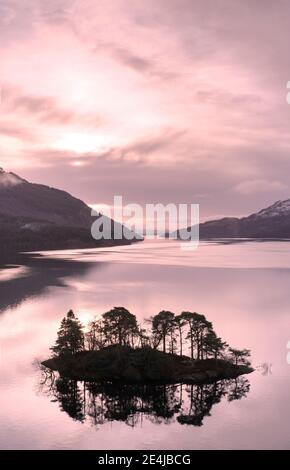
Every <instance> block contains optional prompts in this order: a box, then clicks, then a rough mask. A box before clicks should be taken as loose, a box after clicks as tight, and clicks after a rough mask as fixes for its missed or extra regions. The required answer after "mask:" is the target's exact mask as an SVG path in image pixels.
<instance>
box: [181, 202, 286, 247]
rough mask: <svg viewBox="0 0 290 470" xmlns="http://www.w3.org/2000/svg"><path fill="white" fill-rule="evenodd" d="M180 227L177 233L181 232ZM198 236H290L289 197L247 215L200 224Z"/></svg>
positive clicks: (275, 237) (262, 237) (205, 237)
mask: <svg viewBox="0 0 290 470" xmlns="http://www.w3.org/2000/svg"><path fill="white" fill-rule="evenodd" d="M183 230H188V229H181V230H179V233H182V231H183ZM199 232H200V238H201V239H209V238H260V239H265V238H268V239H271V238H274V239H277V238H290V199H287V200H285V201H277V202H275V204H273V205H271V206H269V207H267V208H265V209H262V210H260V211H259V212H256V213H254V214H252V215H250V216H248V217H242V218H237V217H225V218H223V219H219V220H212V221H208V222H205V223H203V224H200V226H199Z"/></svg>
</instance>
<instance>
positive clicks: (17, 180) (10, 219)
mask: <svg viewBox="0 0 290 470" xmlns="http://www.w3.org/2000/svg"><path fill="white" fill-rule="evenodd" d="M97 217H98V216H96V217H92V216H91V208H90V207H89V206H87V205H86V204H85V203H84V202H83V201H81V200H79V199H77V198H75V197H73V196H71V195H70V194H69V193H67V192H65V191H61V190H59V189H55V188H51V187H49V186H45V185H42V184H34V183H30V182H28V181H26V180H24V179H23V178H21V177H19V176H18V175H15V174H14V173H8V172H5V171H4V170H3V169H0V247H1V248H0V252H6V251H23V250H25V251H36V250H50V249H66V248H93V247H101V246H112V245H117V244H119V245H120V244H128V243H130V242H129V241H127V239H126V238H125V237H124V238H123V239H122V240H118V241H114V240H101V241H96V240H94V239H93V238H92V236H91V225H92V223H93V221H94V220H95V219H96V218H97ZM110 223H111V224H112V225H111V226H112V227H113V221H110ZM118 225H119V224H118ZM123 230H124V231H123V233H125V231H128V229H126V228H125V227H123ZM137 239H138V236H137V235H136V240H137ZM139 239H140V238H139ZM136 240H134V241H136Z"/></svg>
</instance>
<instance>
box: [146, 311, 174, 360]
mask: <svg viewBox="0 0 290 470" xmlns="http://www.w3.org/2000/svg"><path fill="white" fill-rule="evenodd" d="M151 321H152V333H153V338H154V339H153V343H154V344H155V347H156V348H157V347H158V346H159V344H160V343H161V341H162V344H163V352H166V338H167V336H168V335H169V334H171V333H172V330H173V329H174V313H172V312H169V311H166V310H162V311H161V312H159V313H158V315H155V316H154V317H153V318H152V320H151Z"/></svg>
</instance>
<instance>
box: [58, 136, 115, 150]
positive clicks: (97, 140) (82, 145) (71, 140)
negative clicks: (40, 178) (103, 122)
mask: <svg viewBox="0 0 290 470" xmlns="http://www.w3.org/2000/svg"><path fill="white" fill-rule="evenodd" d="M107 144H108V142H107V139H106V138H105V137H104V136H101V135H93V134H85V133H79V132H72V133H69V134H65V135H64V136H63V137H61V138H60V139H59V140H58V141H57V142H56V148H57V149H58V150H69V151H72V152H75V153H90V152H100V151H102V150H105V148H106V147H107Z"/></svg>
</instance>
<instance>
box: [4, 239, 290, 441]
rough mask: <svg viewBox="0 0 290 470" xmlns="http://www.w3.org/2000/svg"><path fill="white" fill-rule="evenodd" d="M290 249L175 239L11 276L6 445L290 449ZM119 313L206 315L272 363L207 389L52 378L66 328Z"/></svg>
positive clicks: (86, 254) (256, 360)
mask: <svg viewBox="0 0 290 470" xmlns="http://www.w3.org/2000/svg"><path fill="white" fill-rule="evenodd" d="M289 286H290V243H288V242H263V243H259V242H253V241H252V242H244V243H235V244H216V243H202V244H201V245H200V247H199V248H198V250H197V251H192V252H191V251H184V250H181V249H180V246H179V244H178V243H177V242H174V241H164V240H157V241H146V242H144V243H139V244H136V245H134V246H131V247H122V248H118V249H116V248H111V249H106V250H83V251H73V252H54V253H49V254H46V255H45V254H44V255H43V256H42V257H39V256H38V257H37V256H34V257H32V258H30V257H26V258H23V259H22V260H20V262H19V260H18V262H17V263H16V261H15V262H14V263H13V264H12V263H11V265H9V266H7V265H6V266H4V267H3V269H1V270H0V347H1V351H0V352H1V362H0V403H1V406H0V421H1V426H0V447H1V449H122V448H131V449H135V448H136V449H175V448H179V449H204V448H206V449H249V448H259V449H279V448H280V449H285V448H288V449H289V448H290V426H289V423H290V398H289V390H290V365H287V360H286V356H287V349H286V345H287V342H288V340H290V321H289V309H290V288H289ZM112 306H125V307H126V308H128V309H129V310H131V311H132V313H135V314H136V315H137V316H138V318H139V320H142V319H143V318H148V317H149V316H151V315H152V314H156V313H158V312H159V311H160V310H163V309H168V310H172V311H174V312H176V313H178V312H180V311H182V310H195V311H198V312H200V313H204V314H205V315H206V316H207V318H208V319H209V320H210V321H212V322H213V323H214V327H215V329H216V330H217V332H218V334H219V335H220V336H222V338H223V339H225V340H226V341H227V342H228V343H230V345H232V346H235V347H238V348H249V349H251V350H252V358H253V365H254V366H255V367H258V366H261V367H259V368H258V370H256V371H255V372H254V373H253V374H251V375H248V376H245V377H243V378H242V379H243V380H240V381H239V382H227V383H225V382H223V383H219V384H215V385H211V386H206V387H203V388H198V387H191V388H190V387H180V386H176V387H165V388H164V387H163V388H162V387H161V388H160V387H159V388H153V389H146V390H144V389H140V388H139V389H134V390H133V389H132V388H131V389H128V390H124V389H116V388H110V387H107V388H106V389H105V390H104V389H100V388H98V386H97V385H95V386H94V385H92V386H88V385H84V384H83V383H74V382H71V381H56V382H53V383H51V382H50V381H49V380H47V381H46V382H45V383H43V377H42V376H41V374H40V372H39V371H38V370H37V367H36V366H35V365H34V364H33V361H34V360H35V359H36V358H37V359H44V358H47V357H48V355H49V347H50V346H51V345H52V344H53V343H54V341H55V336H56V331H57V329H58V324H59V321H60V320H61V318H62V317H63V315H64V314H65V313H66V312H67V311H68V310H69V309H70V308H73V309H74V310H75V312H76V313H77V314H78V315H79V317H80V319H81V321H82V322H83V323H87V322H88V321H89V320H90V319H91V318H93V317H94V315H98V314H101V313H103V312H105V311H106V310H108V309H110V308H111V307H112Z"/></svg>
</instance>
